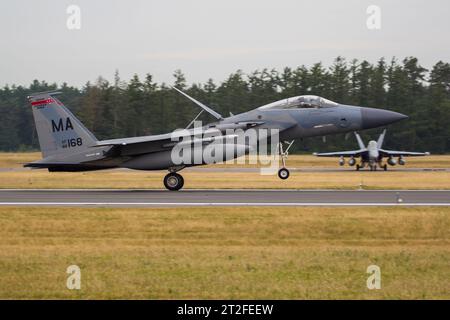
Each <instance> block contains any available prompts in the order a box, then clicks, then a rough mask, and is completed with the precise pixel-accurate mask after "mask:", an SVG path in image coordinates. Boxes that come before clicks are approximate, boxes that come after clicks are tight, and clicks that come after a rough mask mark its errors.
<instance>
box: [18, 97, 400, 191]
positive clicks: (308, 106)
mask: <svg viewBox="0 0 450 320" xmlns="http://www.w3.org/2000/svg"><path fill="white" fill-rule="evenodd" d="M174 89H175V90H177V91H178V92H179V93H180V94H182V95H184V96H185V97H186V98H188V99H190V100H191V101H192V102H194V103H195V104H197V105H198V106H199V107H201V108H202V111H200V112H203V111H206V112H208V113H209V114H210V115H211V116H213V117H214V118H215V120H214V121H213V122H211V123H209V124H208V125H206V126H203V127H202V128H203V129H211V128H214V129H216V130H219V131H220V132H224V133H225V132H229V131H228V130H230V129H240V130H241V131H243V132H247V131H248V130H250V129H252V130H261V129H266V130H269V129H278V132H279V141H280V142H279V143H278V150H279V151H277V153H278V152H279V155H280V156H281V159H282V164H283V166H282V168H281V169H280V170H279V171H278V176H279V177H280V178H281V179H287V178H288V177H289V171H288V169H286V167H285V163H286V162H285V160H286V158H287V155H288V150H289V148H290V147H291V146H292V143H293V141H294V140H295V139H298V138H304V137H313V136H325V135H330V134H337V133H345V132H351V131H355V130H363V129H370V128H375V127H379V126H385V125H387V124H390V123H393V122H396V121H399V120H402V119H405V118H407V116H405V115H403V114H400V113H397V112H393V111H388V110H383V109H374V108H364V107H359V106H349V105H343V104H339V103H336V102H333V101H330V100H327V99H324V98H321V97H318V96H313V95H303V96H297V97H293V98H288V99H284V100H280V101H276V102H273V103H270V104H268V105H264V106H261V107H259V108H256V109H254V110H251V111H248V112H245V113H241V114H238V115H230V116H229V117H223V116H222V115H220V114H219V113H217V112H215V111H214V110H212V109H211V108H209V107H207V106H206V105H204V104H202V103H201V102H199V101H197V100H195V99H194V98H192V97H190V96H188V95H187V94H186V93H184V92H182V91H180V90H178V89H176V88H174ZM56 94H57V92H41V93H36V94H32V95H30V96H29V97H28V98H29V101H30V103H31V106H32V109H33V116H34V121H35V124H36V129H37V134H38V138H39V144H40V148H41V151H42V156H43V159H41V160H38V161H35V162H31V163H27V164H25V167H30V168H46V169H48V171H51V172H53V171H87V170H100V169H110V168H129V169H137V170H168V171H169V173H168V174H167V175H166V176H165V178H164V185H165V187H166V188H167V189H169V190H179V189H181V188H182V187H183V184H184V179H183V177H182V176H181V175H180V174H178V173H177V172H178V171H180V170H182V169H183V168H185V167H189V166H194V165H201V164H205V163H206V162H200V163H198V162H197V163H191V162H189V161H187V162H185V163H175V162H174V160H173V154H172V152H171V151H172V150H173V149H174V148H176V147H177V146H179V144H180V143H186V142H185V141H189V140H186V139H183V141H182V142H179V141H178V142H177V141H174V139H173V133H166V134H159V135H150V136H143V137H131V138H123V139H112V140H103V141H99V140H97V139H96V138H95V136H94V135H93V134H92V133H91V132H89V130H88V129H87V128H86V127H84V126H83V124H82V123H81V122H80V121H79V120H78V119H77V118H76V117H75V116H74V115H73V114H72V113H71V112H70V111H69V110H68V109H67V108H66V107H65V106H64V105H63V103H61V101H60V100H58V99H57V98H56V97H55V95H56ZM174 116H176V115H174ZM197 117H198V116H197ZM194 120H195V119H194ZM195 130H196V129H195V128H190V129H188V130H184V134H183V136H182V138H187V137H191V138H192V140H191V142H192V143H193V144H196V145H197V146H198V145H199V144H200V147H201V148H205V147H207V146H208V145H210V144H215V145H216V146H217V145H219V146H223V147H224V148H228V147H230V143H229V139H228V138H230V137H229V136H224V137H225V138H227V139H224V138H223V137H222V138H220V137H213V138H211V137H200V138H198V137H197V136H196V133H195ZM231 138H232V137H231ZM188 143H189V142H188ZM284 145H286V148H284ZM231 147H232V148H234V151H235V152H234V153H233V154H232V155H231V156H229V153H226V154H227V155H226V156H224V157H223V159H222V161H225V160H229V159H234V158H236V157H239V156H241V155H243V154H246V153H248V152H249V150H250V149H251V148H252V146H249V145H246V144H244V145H238V144H236V143H234V144H233V143H231Z"/></svg>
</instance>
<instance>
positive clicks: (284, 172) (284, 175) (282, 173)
mask: <svg viewBox="0 0 450 320" xmlns="http://www.w3.org/2000/svg"><path fill="white" fill-rule="evenodd" d="M278 177H279V178H280V179H281V180H286V179H287V178H289V170H288V169H286V168H281V169H280V170H278Z"/></svg>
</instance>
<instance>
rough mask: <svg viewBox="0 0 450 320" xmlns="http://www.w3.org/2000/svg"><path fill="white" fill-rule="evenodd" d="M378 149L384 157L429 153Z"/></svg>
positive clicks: (426, 154) (424, 154) (427, 153)
mask: <svg viewBox="0 0 450 320" xmlns="http://www.w3.org/2000/svg"><path fill="white" fill-rule="evenodd" d="M378 151H379V152H380V153H381V154H382V155H383V156H385V157H389V156H404V157H421V156H428V155H429V154H430V153H429V152H410V151H394V150H384V149H379V150H378Z"/></svg>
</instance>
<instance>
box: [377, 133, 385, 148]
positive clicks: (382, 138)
mask: <svg viewBox="0 0 450 320" xmlns="http://www.w3.org/2000/svg"><path fill="white" fill-rule="evenodd" d="M385 135H386V129H384V130H383V132H382V133H381V134H380V137H379V138H378V141H377V147H378V148H381V146H382V145H383V142H384V136H385Z"/></svg>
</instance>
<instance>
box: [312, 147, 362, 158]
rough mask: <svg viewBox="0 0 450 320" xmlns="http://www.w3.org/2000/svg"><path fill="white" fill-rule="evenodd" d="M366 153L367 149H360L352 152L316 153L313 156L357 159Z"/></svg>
mask: <svg viewBox="0 0 450 320" xmlns="http://www.w3.org/2000/svg"><path fill="white" fill-rule="evenodd" d="M364 152H367V149H359V150H352V151H338V152H325V153H317V152H314V153H313V155H315V156H317V157H355V158H358V157H360V156H361V154H362V153H364Z"/></svg>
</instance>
